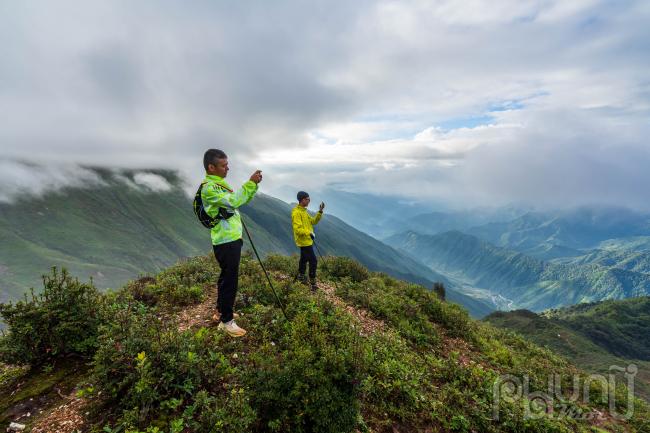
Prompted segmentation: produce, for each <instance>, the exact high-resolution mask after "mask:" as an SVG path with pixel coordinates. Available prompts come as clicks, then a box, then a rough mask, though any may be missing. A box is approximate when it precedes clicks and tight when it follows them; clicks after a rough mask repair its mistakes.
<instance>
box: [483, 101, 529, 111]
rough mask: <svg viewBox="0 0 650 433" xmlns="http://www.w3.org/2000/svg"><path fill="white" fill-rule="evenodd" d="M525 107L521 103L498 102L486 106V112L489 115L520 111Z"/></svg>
mask: <svg viewBox="0 0 650 433" xmlns="http://www.w3.org/2000/svg"><path fill="white" fill-rule="evenodd" d="M524 107H525V105H524V103H523V102H522V101H500V102H497V103H494V104H490V105H489V106H488V109H487V111H488V112H490V113H494V112H498V111H510V110H521V109H522V108H524Z"/></svg>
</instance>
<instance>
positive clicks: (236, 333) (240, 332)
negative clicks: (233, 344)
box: [217, 319, 246, 337]
mask: <svg viewBox="0 0 650 433" xmlns="http://www.w3.org/2000/svg"><path fill="white" fill-rule="evenodd" d="M217 329H220V330H222V331H226V332H227V333H228V335H230V336H231V337H243V336H244V335H245V334H246V330H245V329H242V328H240V327H239V326H237V324H236V323H235V319H232V320H231V321H230V322H226V323H223V322H221V323H219V326H218V327H217Z"/></svg>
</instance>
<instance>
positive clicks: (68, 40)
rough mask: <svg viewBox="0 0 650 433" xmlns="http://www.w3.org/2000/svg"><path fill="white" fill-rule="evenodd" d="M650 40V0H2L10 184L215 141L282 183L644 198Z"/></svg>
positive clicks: (173, 155) (170, 156)
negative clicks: (27, 163)
mask: <svg viewBox="0 0 650 433" xmlns="http://www.w3.org/2000/svg"><path fill="white" fill-rule="evenodd" d="M648 41H650V2H648V1H647V0H639V1H627V0H616V1H613V0H612V1H599V0H571V1H566V0H533V1H527V0H498V1H497V0H491V1H479V0H464V1H460V0H454V1H450V0H441V1H433V0H432V1H417V0H416V1H394V2H393V1H353V2H350V1H346V2H336V1H327V2H320V1H309V2H305V1H272V2H267V1H258V2H246V1H240V2H225V1H198V0H197V1H180V0H178V1H161V0H158V1H144V0H140V1H135V2H134V1H116V0H112V1H105V2H104V1H92V2H88V1H65V0H60V1H57V2H55V3H53V2H51V1H32V0H21V1H13V0H0V119H1V120H0V121H1V122H2V123H1V125H2V126H1V127H0V159H2V161H0V168H2V172H3V174H1V175H0V180H1V181H2V186H0V188H5V189H7V188H11V187H16V185H18V186H20V185H21V182H23V181H22V180H21V179H23V177H24V179H29V176H25V174H26V173H29V171H30V170H41V171H42V172H43V173H45V174H46V178H47V177H49V176H52V178H53V179H55V180H56V182H58V183H65V182H66V181H67V180H69V179H73V178H74V177H75V175H74V173H76V172H79V173H81V175H82V176H83V170H76V169H75V168H74V165H71V164H92V165H101V166H114V167H138V168H174V169H178V170H180V171H181V172H182V173H184V174H185V175H186V176H187V177H188V179H189V181H190V183H192V182H198V180H199V179H200V178H201V176H202V174H203V173H202V172H203V167H202V164H201V158H202V154H203V151H204V150H205V149H207V148H209V147H218V148H222V149H223V150H225V151H226V152H227V153H228V154H229V157H230V165H231V169H232V170H231V177H232V179H231V180H232V182H233V183H238V182H240V181H241V180H243V179H245V178H247V175H248V174H249V172H251V171H252V170H254V169H256V168H260V169H262V170H263V171H264V174H265V180H264V184H263V191H265V192H269V193H273V192H274V191H276V190H279V189H280V188H281V187H282V186H284V185H292V186H300V187H303V188H309V189H317V188H319V187H322V186H324V185H330V186H336V187H338V188H343V189H346V190H349V191H355V192H372V193H379V194H391V195H396V194H397V195H403V196H406V197H409V198H418V199H423V200H429V199H430V200H441V199H443V200H449V201H451V202H454V203H457V204H472V205H474V204H491V203H497V204H499V203H512V202H527V203H532V204H536V205H540V206H567V205H575V204H580V203H593V202H605V203H610V204H622V205H628V206H633V207H643V208H646V209H647V208H650V200H649V199H650V194H649V193H648V187H647V185H649V184H650V169H649V167H650V146H649V143H648V137H650V48H649V47H650V44H649V43H648ZM16 159H19V160H23V161H25V160H27V161H34V162H38V163H40V164H42V166H41V167H42V168H41V169H39V168H38V167H36V168H29V167H33V166H29V167H28V168H26V166H24V165H23V166H20V167H18V168H16V167H15V166H14V164H15V160H16ZM58 167H63V168H61V169H59V168H58ZM21 176H23V177H21ZM27 182H29V181H28V180H27Z"/></svg>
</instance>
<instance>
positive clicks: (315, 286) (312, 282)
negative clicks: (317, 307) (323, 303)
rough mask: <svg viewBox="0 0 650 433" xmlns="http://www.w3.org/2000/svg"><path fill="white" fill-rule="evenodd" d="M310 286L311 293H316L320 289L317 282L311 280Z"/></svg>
mask: <svg viewBox="0 0 650 433" xmlns="http://www.w3.org/2000/svg"><path fill="white" fill-rule="evenodd" d="M309 284H310V285H311V291H312V292H315V291H316V290H317V289H318V285H317V284H316V280H310V281H309Z"/></svg>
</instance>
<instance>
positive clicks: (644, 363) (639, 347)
mask: <svg viewBox="0 0 650 433" xmlns="http://www.w3.org/2000/svg"><path fill="white" fill-rule="evenodd" d="M485 320H486V321H487V322H489V323H491V324H493V325H495V326H498V327H501V328H506V329H511V330H513V331H516V332H518V333H519V334H521V335H523V336H524V337H526V338H528V339H530V340H531V341H534V342H536V343H537V344H539V345H541V346H544V347H548V348H550V349H551V350H553V351H554V352H556V353H560V354H562V355H563V356H566V357H567V358H568V359H570V360H571V362H573V363H574V364H575V365H577V366H579V367H580V368H584V369H585V370H588V371H594V372H607V370H608V368H609V367H610V366H611V365H619V366H626V365H628V364H630V363H635V364H637V365H638V366H639V373H638V376H637V380H638V383H637V385H638V391H639V393H640V394H641V395H643V396H644V397H645V398H646V399H648V398H650V340H648V338H647V336H648V335H650V298H648V297H643V298H635V299H626V300H623V301H604V302H598V303H594V304H581V305H576V306H573V307H567V308H562V309H559V310H550V311H547V312H545V313H542V314H539V315H538V314H535V313H532V312H530V311H525V310H519V311H511V312H497V313H493V314H491V315H490V316H488V317H487V318H486V319H485Z"/></svg>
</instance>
